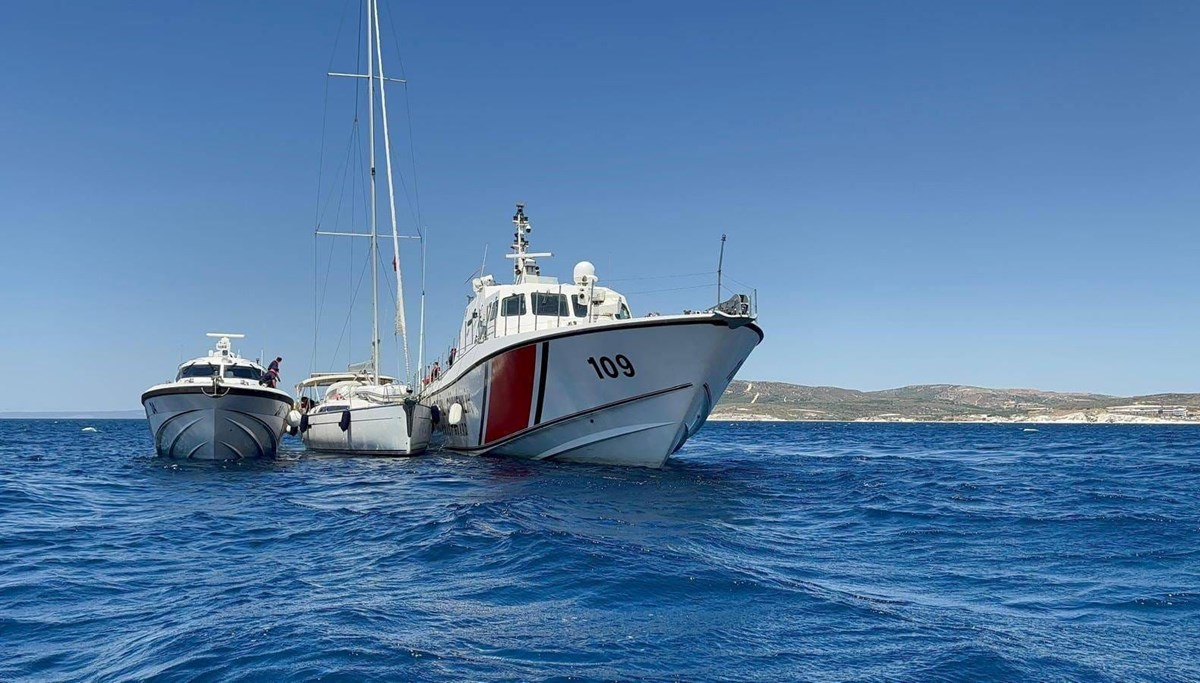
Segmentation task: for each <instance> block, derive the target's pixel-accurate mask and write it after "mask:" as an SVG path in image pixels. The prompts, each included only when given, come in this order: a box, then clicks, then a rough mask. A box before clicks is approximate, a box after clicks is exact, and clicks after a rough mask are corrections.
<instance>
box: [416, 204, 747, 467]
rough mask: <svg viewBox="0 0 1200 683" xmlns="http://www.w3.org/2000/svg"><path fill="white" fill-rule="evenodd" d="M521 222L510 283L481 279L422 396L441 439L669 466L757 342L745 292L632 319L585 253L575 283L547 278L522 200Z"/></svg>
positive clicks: (460, 447) (451, 444)
mask: <svg viewBox="0 0 1200 683" xmlns="http://www.w3.org/2000/svg"><path fill="white" fill-rule="evenodd" d="M513 225H514V227H515V235H514V241H513V247H512V248H513V253H511V254H507V256H508V257H509V258H512V259H514V261H515V263H514V271H515V278H514V281H513V283H512V284H498V283H497V282H496V280H495V278H493V277H492V276H491V275H485V276H483V277H479V278H475V279H474V281H473V282H472V286H473V289H474V292H473V295H474V296H473V298H472V299H471V302H470V303H469V304H468V305H467V309H466V313H465V315H464V317H463V324H462V326H461V327H460V328H459V330H460V332H459V337H458V342H457V346H456V347H455V354H454V356H453V357H452V362H451V363H449V367H447V368H445V369H442V368H439V371H438V373H437V376H436V377H434V378H432V380H431V381H430V382H429V384H428V385H427V387H426V389H425V392H424V397H425V400H427V401H429V402H430V403H431V404H432V405H434V406H435V407H436V408H437V409H438V412H437V413H436V418H437V427H438V428H439V429H440V430H441V432H442V433H443V434H444V435H445V444H446V447H447V448H450V449H452V450H457V451H461V452H466V453H477V454H494V455H507V456H514V457H522V458H533V459H538V460H546V459H555V460H565V461H574V462H590V463H600V464H609V465H636V466H643V467H659V466H661V465H662V464H663V463H664V462H665V461H666V459H667V458H668V457H670V455H671V454H672V453H675V452H676V451H678V450H679V448H680V447H682V446H683V443H684V442H685V441H686V440H687V439H688V438H689V437H691V436H692V435H693V434H695V433H696V431H697V430H699V429H700V427H701V426H702V425H703V424H704V422H705V420H706V419H707V418H708V415H709V413H710V412H711V411H712V409H713V405H714V404H715V403H716V402H717V400H718V399H719V398H720V396H721V394H722V393H723V392H724V391H725V388H726V387H727V386H728V385H729V382H730V381H731V380H732V379H733V377H734V375H735V374H736V373H737V371H738V369H739V368H740V367H741V366H742V363H743V362H744V361H745V360H746V358H747V357H748V356H749V355H750V352H751V351H753V350H754V347H756V346H757V345H758V343H759V342H760V341H762V338H763V332H762V330H761V329H760V328H759V326H758V325H757V324H756V322H755V320H756V316H755V314H754V311H753V302H752V300H751V298H750V297H749V296H747V295H744V294H738V295H734V296H733V297H732V298H730V299H729V300H727V301H724V302H722V303H720V304H718V305H717V306H714V307H713V308H710V309H707V310H704V311H689V312H684V313H682V314H679V315H649V316H645V317H634V316H633V314H632V313H631V312H630V309H629V305H628V303H627V301H626V299H625V297H624V296H622V295H621V294H620V293H618V292H616V291H615V290H612V289H609V288H607V287H602V286H600V285H599V284H598V282H599V279H598V278H597V277H596V269H595V267H593V266H592V264H591V263H589V262H587V261H582V262H580V263H579V264H577V265H576V266H575V269H574V273H573V278H572V281H571V282H569V283H560V282H559V281H558V280H557V279H555V278H552V277H546V276H543V275H542V274H541V269H540V267H539V266H538V264H537V258H538V257H544V256H550V255H551V254H548V253H541V254H537V253H532V252H530V251H529V250H528V249H529V239H528V236H529V234H530V232H532V227H531V226H530V225H529V221H528V219H527V217H526V216H525V211H524V206H523V205H522V204H518V205H517V212H516V215H515V216H513ZM718 272H719V269H718ZM719 289H720V287H719V285H718V291H719Z"/></svg>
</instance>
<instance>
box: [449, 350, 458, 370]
mask: <svg viewBox="0 0 1200 683" xmlns="http://www.w3.org/2000/svg"><path fill="white" fill-rule="evenodd" d="M455 351H458V349H457V348H453V349H450V357H449V358H447V359H446V369H447V370H449V369H450V368H452V367H454V352H455Z"/></svg>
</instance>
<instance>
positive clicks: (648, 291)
mask: <svg viewBox="0 0 1200 683" xmlns="http://www.w3.org/2000/svg"><path fill="white" fill-rule="evenodd" d="M716 284H717V283H715V282H706V283H704V284H702V285H689V286H687V287H667V288H666V289H643V290H641V291H640V292H625V294H626V295H627V296H628V295H629V294H653V293H656V292H682V291H683V290H685V289H702V288H705V287H714V286H716Z"/></svg>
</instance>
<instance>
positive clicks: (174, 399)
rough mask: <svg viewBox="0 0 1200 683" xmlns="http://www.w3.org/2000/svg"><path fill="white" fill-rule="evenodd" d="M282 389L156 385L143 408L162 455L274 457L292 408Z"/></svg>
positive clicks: (213, 458) (235, 458) (156, 449)
mask: <svg viewBox="0 0 1200 683" xmlns="http://www.w3.org/2000/svg"><path fill="white" fill-rule="evenodd" d="M291 406H292V402H291V398H290V397H289V396H288V395H287V394H286V393H284V392H282V391H275V390H272V389H267V388H261V389H260V388H254V387H219V388H217V389H213V388H212V387H207V386H206V387H199V386H196V385H194V384H193V385H188V386H178V387H172V386H170V385H167V386H162V387H155V388H152V389H150V390H149V391H147V392H146V393H145V394H143V395H142V407H143V408H145V410H146V419H147V420H149V422H150V432H151V434H153V436H154V449H155V451H156V452H157V453H158V455H160V456H162V457H166V458H175V459H180V460H226V461H229V460H253V459H260V458H274V457H275V454H276V452H277V450H278V448H279V439H280V436H281V435H282V433H283V429H284V420H285V419H286V416H287V413H288V411H289V410H291Z"/></svg>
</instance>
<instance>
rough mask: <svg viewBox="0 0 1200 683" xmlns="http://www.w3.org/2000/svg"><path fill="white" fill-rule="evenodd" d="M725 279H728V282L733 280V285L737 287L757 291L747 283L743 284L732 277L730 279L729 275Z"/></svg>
mask: <svg viewBox="0 0 1200 683" xmlns="http://www.w3.org/2000/svg"><path fill="white" fill-rule="evenodd" d="M725 279H726V280H732V281H733V284H735V285H741V286H742V287H745V288H746V289H755V287H751V286H750V285H748V284H746V283H745V282H742V281H741V280H738V279H737V278H732V277H729V276H728V275H726V276H725ZM726 289H729V288H728V287H726Z"/></svg>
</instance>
